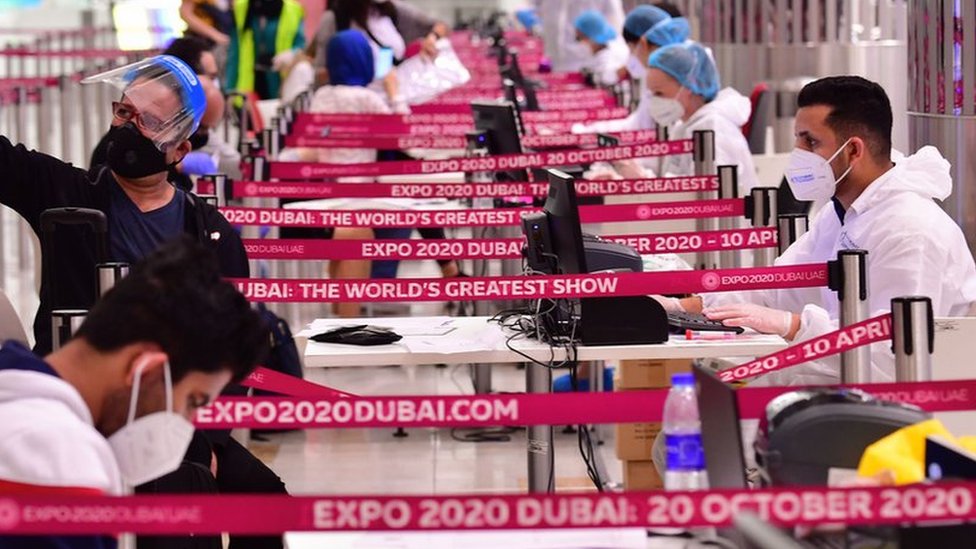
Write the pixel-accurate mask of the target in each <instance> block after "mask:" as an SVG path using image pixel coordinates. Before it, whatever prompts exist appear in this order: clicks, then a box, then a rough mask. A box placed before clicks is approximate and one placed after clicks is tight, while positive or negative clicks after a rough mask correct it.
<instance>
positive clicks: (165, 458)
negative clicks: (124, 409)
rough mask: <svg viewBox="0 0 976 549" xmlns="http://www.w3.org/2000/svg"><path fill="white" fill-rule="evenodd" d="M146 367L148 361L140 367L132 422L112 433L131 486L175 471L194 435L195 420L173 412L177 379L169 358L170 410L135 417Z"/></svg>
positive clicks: (117, 456)
mask: <svg viewBox="0 0 976 549" xmlns="http://www.w3.org/2000/svg"><path fill="white" fill-rule="evenodd" d="M144 367H145V363H143V364H140V365H139V366H137V367H136V375H135V381H134V382H133V383H132V397H131V398H130V400H129V420H128V422H127V423H126V424H125V426H124V427H122V428H121V429H119V430H118V431H116V432H115V433H114V434H113V435H112V436H110V437H108V443H109V446H111V447H112V453H113V454H115V460H116V461H117V462H118V464H119V470H120V471H121V472H122V480H123V481H125V483H126V484H128V485H129V486H138V485H140V484H145V483H147V482H149V481H151V480H155V479H157V478H159V477H161V476H163V475H166V474H169V473H172V472H173V471H175V470H176V468H177V467H179V466H180V463H181V462H182V461H183V456H184V454H186V450H187V448H189V446H190V440H191V439H192V438H193V424H191V423H190V422H189V421H187V420H186V418H184V417H183V416H181V415H179V414H177V413H175V412H173V379H172V375H171V374H170V369H169V362H167V363H166V364H165V365H164V366H163V377H164V380H165V385H166V410H165V411H161V412H154V413H152V414H148V415H145V416H142V417H140V418H136V417H135V415H136V404H137V402H138V400H139V382H140V379H141V378H142V371H143V369H144Z"/></svg>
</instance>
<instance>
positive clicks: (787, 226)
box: [777, 214, 810, 255]
mask: <svg viewBox="0 0 976 549" xmlns="http://www.w3.org/2000/svg"><path fill="white" fill-rule="evenodd" d="M777 225H778V229H779V230H778V232H779V254H780V255H783V252H785V251H786V249H787V248H789V247H790V246H792V245H793V243H794V242H796V241H797V240H799V239H800V237H801V236H803V235H804V234H806V232H807V231H808V230H809V229H810V221H809V219H808V218H807V214H779V220H778V223H777Z"/></svg>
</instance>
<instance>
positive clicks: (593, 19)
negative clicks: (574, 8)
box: [573, 10, 630, 86]
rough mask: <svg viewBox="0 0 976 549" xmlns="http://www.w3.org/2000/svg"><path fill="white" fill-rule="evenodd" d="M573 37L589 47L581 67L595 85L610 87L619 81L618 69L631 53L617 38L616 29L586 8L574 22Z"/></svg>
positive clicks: (596, 13) (624, 63)
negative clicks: (574, 35) (589, 74)
mask: <svg viewBox="0 0 976 549" xmlns="http://www.w3.org/2000/svg"><path fill="white" fill-rule="evenodd" d="M573 28H575V29H576V40H577V41H578V42H581V43H583V44H584V45H585V46H586V47H587V48H588V49H589V55H588V56H587V58H586V60H585V61H584V62H583V70H584V71H587V72H589V73H591V74H592V75H593V83H594V84H596V85H597V86H612V85H614V84H616V83H617V82H618V81H619V75H618V71H619V70H620V68H622V67H624V65H626V63H627V58H628V57H629V56H630V52H629V51H628V50H627V46H626V45H625V44H624V43H623V42H622V41H621V40H620V39H619V38H618V37H617V31H615V30H614V29H613V27H612V26H610V23H609V22H608V21H607V19H606V18H605V17H604V16H603V14H601V13H600V12H598V11H596V10H586V11H584V12H582V13H580V14H579V16H577V17H576V19H575V20H574V21H573Z"/></svg>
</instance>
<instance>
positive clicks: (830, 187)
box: [660, 76, 976, 385]
mask: <svg viewBox="0 0 976 549" xmlns="http://www.w3.org/2000/svg"><path fill="white" fill-rule="evenodd" d="M798 106H799V110H798V111H797V114H796V143H795V149H794V151H793V153H792V155H791V158H790V163H789V167H788V168H787V171H786V177H787V182H788V183H789V185H790V189H791V190H792V191H793V194H794V195H796V197H797V198H798V199H800V200H827V199H830V201H831V202H832V207H830V206H828V207H825V208H823V209H821V210H820V212H819V214H818V218H817V219H816V220H815V221H813V222H811V226H812V229H811V230H810V232H808V233H806V234H805V235H803V236H802V237H801V238H800V239H799V240H797V241H796V243H794V244H793V245H792V246H790V248H789V249H787V250H786V252H784V253H783V255H782V256H780V257H779V258H778V259H777V260H776V265H778V266H782V265H799V264H810V263H825V262H827V261H829V260H832V259H836V257H837V252H838V251H840V250H844V249H863V250H867V251H868V291H869V299H870V303H869V311H870V312H871V314H872V315H873V314H876V313H878V312H880V311H886V310H888V309H890V307H891V299H892V298H895V297H901V296H909V295H922V296H927V297H930V298H931V299H932V307H933V314H934V315H935V316H936V317H940V316H965V315H966V314H967V312H968V311H969V308H970V305H971V304H972V303H973V302H974V301H976V265H974V263H973V257H972V254H971V253H970V251H969V248H968V246H967V245H966V239H965V237H964V236H963V233H962V231H961V230H960V229H959V227H958V226H957V225H956V224H955V223H954V222H953V220H952V219H951V218H950V217H949V216H948V215H947V214H946V213H945V212H944V211H943V210H942V209H941V208H940V207H939V204H938V203H937V202H936V200H944V199H945V198H946V197H948V196H949V194H950V193H951V191H952V179H951V177H950V175H949V162H948V161H946V159H945V158H943V157H942V155H941V154H940V153H939V151H938V150H936V149H935V148H934V147H923V148H921V149H919V150H918V151H917V152H916V153H915V154H914V155H911V156H908V157H905V158H904V159H902V160H899V161H898V163H897V164H895V163H893V162H892V161H891V126H892V113H891V103H890V102H889V100H888V96H887V95H886V94H885V91H884V89H882V88H881V86H879V85H878V84H876V83H874V82H870V81H868V80H865V79H863V78H860V77H856V76H835V77H828V78H823V79H821V80H817V81H815V82H812V83H810V84H808V85H807V86H805V87H804V88H803V90H802V91H801V92H800V95H799V98H798ZM660 300H661V301H662V302H663V303H664V305H665V308H666V309H668V310H670V311H679V310H685V311H689V312H704V314H705V315H707V316H708V317H709V318H712V319H715V320H721V321H723V322H725V323H726V324H728V325H730V326H743V327H747V328H752V329H754V330H756V331H758V332H761V333H766V334H778V335H782V336H783V337H785V338H786V339H787V340H790V341H803V340H807V339H811V338H814V337H817V336H820V335H823V334H826V333H829V332H831V331H833V330H835V329H837V327H838V316H839V305H838V300H837V296H836V294H835V293H834V292H833V291H831V290H829V289H827V288H796V289H787V290H763V291H754V292H737V293H734V294H732V293H728V294H725V293H723V294H713V295H704V296H701V297H699V296H694V297H690V298H685V299H681V300H678V299H674V298H662V299H660ZM871 362H872V368H871V370H872V373H871V377H872V381H873V382H878V383H880V382H886V381H893V380H894V360H893V357H892V354H891V351H890V345H888V344H887V343H878V344H875V345H873V346H872V349H871ZM839 376H840V368H839V359H838V358H837V357H830V358H828V359H824V360H821V361H818V362H810V363H806V364H803V365H800V366H796V367H793V368H789V369H786V370H783V371H781V372H773V373H770V374H767V375H766V376H764V377H763V378H761V382H762V383H767V384H771V385H800V384H803V385H811V384H829V383H836V382H837V381H838V379H839Z"/></svg>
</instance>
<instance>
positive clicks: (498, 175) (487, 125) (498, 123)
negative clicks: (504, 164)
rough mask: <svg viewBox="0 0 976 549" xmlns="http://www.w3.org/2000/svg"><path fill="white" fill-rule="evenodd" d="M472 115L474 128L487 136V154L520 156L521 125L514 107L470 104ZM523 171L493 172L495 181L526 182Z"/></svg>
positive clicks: (499, 104) (525, 174) (501, 104)
mask: <svg viewBox="0 0 976 549" xmlns="http://www.w3.org/2000/svg"><path fill="white" fill-rule="evenodd" d="M471 110H472V112H473V113H474V127H475V128H476V129H478V130H480V131H483V132H486V133H487V134H488V153H489V154H491V155H499V154H522V153H523V152H524V151H523V150H522V133H523V132H522V123H521V120H520V119H519V116H518V113H517V112H516V110H515V105H514V104H512V103H510V102H508V101H502V102H497V103H484V102H475V103H472V104H471ZM527 178H528V173H527V172H526V171H525V170H511V171H507V172H495V180H496V181H527V180H528V179H527Z"/></svg>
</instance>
